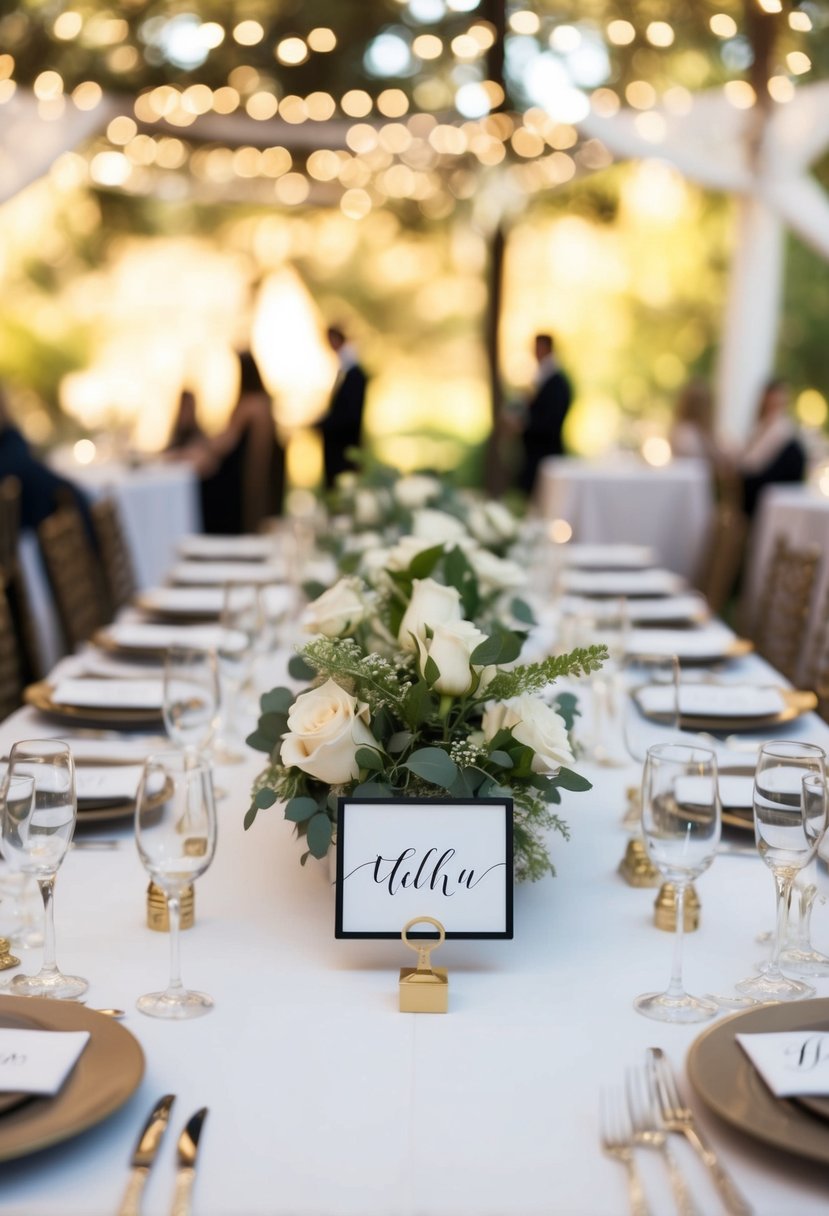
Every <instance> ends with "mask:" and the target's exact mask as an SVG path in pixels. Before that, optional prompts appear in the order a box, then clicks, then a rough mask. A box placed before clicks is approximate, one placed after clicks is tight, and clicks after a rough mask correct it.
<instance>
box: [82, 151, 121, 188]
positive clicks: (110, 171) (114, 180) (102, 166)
mask: <svg viewBox="0 0 829 1216" xmlns="http://www.w3.org/2000/svg"><path fill="white" fill-rule="evenodd" d="M131 172H132V165H131V164H130V162H129V161H128V160H127V158H126V156H124V154H123V152H97V153H96V154H95V156H93V157H92V160H91V161H90V164H89V175H90V177H91V178H92V180H93V181H94V182H97V183H98V185H99V186H123V185H124V183H125V182H126V180H127V178H128V177H129V175H130V173H131Z"/></svg>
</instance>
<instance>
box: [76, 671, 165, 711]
mask: <svg viewBox="0 0 829 1216" xmlns="http://www.w3.org/2000/svg"><path fill="white" fill-rule="evenodd" d="M52 700H53V701H54V703H55V704H56V705H73V706H78V707H84V708H86V707H89V708H93V707H94V708H95V709H161V706H162V705H163V704H164V685H163V683H162V681H161V680H98V679H94V678H93V679H89V680H72V679H67V680H59V681H58V683H57V684H56V685H55V688H54V691H53V692H52Z"/></svg>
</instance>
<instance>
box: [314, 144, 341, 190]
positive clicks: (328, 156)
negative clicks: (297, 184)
mask: <svg viewBox="0 0 829 1216" xmlns="http://www.w3.org/2000/svg"><path fill="white" fill-rule="evenodd" d="M306 168H307V170H308V173H309V174H310V175H311V177H313V178H314V179H315V180H316V181H318V182H333V180H334V178H335V177H336V176H337V174H338V173H339V170H340V158H339V157H338V156H337V153H336V152H331V151H329V150H327V149H325V148H320V149H319V150H318V151H316V152H312V153H311V155H310V156H309V157H308V162H307V165H306Z"/></svg>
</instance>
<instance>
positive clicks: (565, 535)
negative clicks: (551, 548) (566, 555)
mask: <svg viewBox="0 0 829 1216" xmlns="http://www.w3.org/2000/svg"><path fill="white" fill-rule="evenodd" d="M547 535H548V536H549V538H550V540H551V541H552V542H553V544H554V545H566V544H567V542H568V541H569V540H572V539H573V529H572V528H571V526H570V524H568V522H567V520H566V519H551V520H550V522H549V524H548V525H547Z"/></svg>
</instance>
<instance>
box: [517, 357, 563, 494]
mask: <svg viewBox="0 0 829 1216" xmlns="http://www.w3.org/2000/svg"><path fill="white" fill-rule="evenodd" d="M553 349H554V343H553V339H552V337H551V335H550V334H536V337H535V357H536V360H537V362H538V370H537V372H536V376H535V385H534V389H533V392H532V394H531V395H530V397H529V400H528V401H527V404H526V408H525V410H524V415H523V420H522V422H521V423H520V424H519V425H520V428H521V432H522V435H521V438H522V444H523V448H524V459H523V463H522V465H521V469H520V472H519V478H518V484H519V485H520V487H521V489H522V490H523V491H524V493H525V494H527V495H528V496H530V497H531V496H532V494H533V491H534V489H535V483H536V475H537V473H538V466H539V465H540V464H541V461H542V460H543V459H544V458H545V456H561V455H562V453H563V452H564V444H563V442H562V438H561V430H562V427H563V425H564V419H565V417H566V416H567V411H568V410H569V408H570V402H571V400H572V397H573V390H572V388H571V386H570V381H569V380H568V378H567V376H566V375H565V374H564V372H563V371H562V369H561V366H560V365H559V362H558V360H557V359H556V357H555V355H554V353H553Z"/></svg>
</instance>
